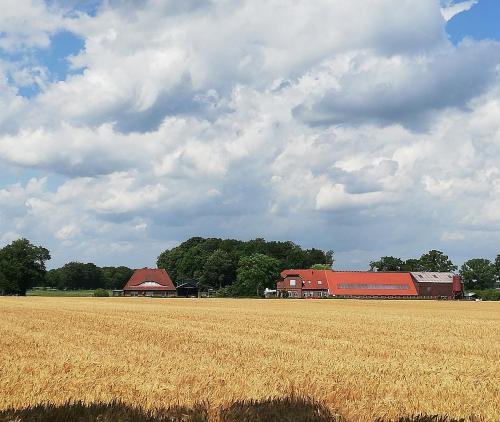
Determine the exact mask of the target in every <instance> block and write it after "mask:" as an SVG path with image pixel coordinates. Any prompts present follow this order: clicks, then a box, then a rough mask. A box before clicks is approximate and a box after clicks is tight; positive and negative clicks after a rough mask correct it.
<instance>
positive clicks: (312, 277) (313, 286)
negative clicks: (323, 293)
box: [281, 270, 329, 290]
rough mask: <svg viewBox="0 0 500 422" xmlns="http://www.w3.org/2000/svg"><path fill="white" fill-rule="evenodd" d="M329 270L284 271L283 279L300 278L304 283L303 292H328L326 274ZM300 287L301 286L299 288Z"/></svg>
mask: <svg viewBox="0 0 500 422" xmlns="http://www.w3.org/2000/svg"><path fill="white" fill-rule="evenodd" d="M328 271H329V270H284V271H282V272H281V277H282V278H285V277H291V276H294V275H296V276H299V277H300V278H301V279H302V281H303V282H304V284H303V286H302V289H303V290H328V279H327V275H326V273H327V272H328ZM299 287H300V286H299Z"/></svg>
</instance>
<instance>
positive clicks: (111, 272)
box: [101, 266, 134, 290]
mask: <svg viewBox="0 0 500 422" xmlns="http://www.w3.org/2000/svg"><path fill="white" fill-rule="evenodd" d="M101 271H102V276H103V278H104V287H105V288H106V289H108V290H114V289H123V287H124V286H125V284H126V283H127V281H129V279H130V277H132V274H133V272H134V270H132V269H130V268H128V267H123V266H121V267H102V268H101Z"/></svg>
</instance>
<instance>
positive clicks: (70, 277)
mask: <svg viewBox="0 0 500 422" xmlns="http://www.w3.org/2000/svg"><path fill="white" fill-rule="evenodd" d="M132 273H133V270H131V269H130V268H127V267H103V268H99V267H98V266H96V265H95V264H92V263H87V264H84V263H81V262H69V263H67V264H65V265H64V266H62V267H61V268H56V269H53V270H50V271H48V272H47V274H46V276H45V286H47V287H52V288H55V289H60V290H86V289H87V290H88V289H91V290H93V289H98V288H102V289H108V290H113V289H121V288H123V286H124V285H125V284H126V282H127V281H128V280H129V278H130V277H131V276H132Z"/></svg>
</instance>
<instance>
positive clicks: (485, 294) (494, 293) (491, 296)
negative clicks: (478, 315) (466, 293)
mask: <svg viewBox="0 0 500 422" xmlns="http://www.w3.org/2000/svg"><path fill="white" fill-rule="evenodd" d="M472 291H473V292H474V293H475V294H477V296H478V297H479V298H481V299H483V300H500V290H497V289H486V290H472Z"/></svg>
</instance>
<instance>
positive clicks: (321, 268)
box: [311, 264, 332, 270]
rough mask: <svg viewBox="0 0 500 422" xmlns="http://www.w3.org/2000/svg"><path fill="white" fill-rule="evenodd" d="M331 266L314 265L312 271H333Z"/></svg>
mask: <svg viewBox="0 0 500 422" xmlns="http://www.w3.org/2000/svg"><path fill="white" fill-rule="evenodd" d="M331 269H332V267H331V265H328V264H314V265H311V270H331Z"/></svg>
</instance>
